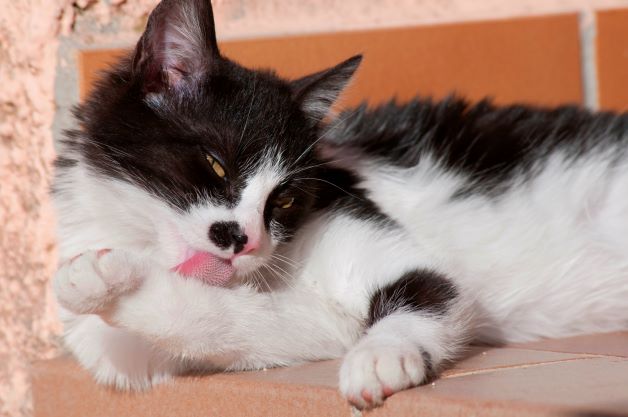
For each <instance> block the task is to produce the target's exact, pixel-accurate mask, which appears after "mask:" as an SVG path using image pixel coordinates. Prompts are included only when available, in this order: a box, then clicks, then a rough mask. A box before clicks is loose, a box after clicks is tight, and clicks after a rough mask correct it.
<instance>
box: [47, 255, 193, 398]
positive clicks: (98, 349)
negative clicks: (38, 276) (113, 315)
mask: <svg viewBox="0 0 628 417" xmlns="http://www.w3.org/2000/svg"><path fill="white" fill-rule="evenodd" d="M104 253H105V252H104V251H103V252H100V254H99V253H98V252H89V253H86V254H84V255H82V256H79V257H77V258H76V259H75V260H73V261H71V262H67V263H65V264H63V265H62V266H61V267H60V268H59V270H58V272H57V275H56V277H55V281H54V287H55V291H56V293H57V298H58V299H59V301H60V303H61V304H62V305H64V306H66V307H70V308H71V309H73V310H74V311H76V312H79V313H84V312H94V313H95V312H99V311H102V309H103V308H105V307H106V303H107V300H111V299H112V298H114V297H116V296H119V295H120V294H122V293H124V292H128V291H132V290H133V289H134V288H136V287H137V285H138V284H139V281H138V279H137V277H136V275H135V274H136V273H137V271H134V270H133V268H132V267H131V265H130V263H129V262H128V259H126V254H124V253H114V254H113V256H112V257H109V258H107V259H103V262H100V256H101V255H103V254H104ZM125 264H126V266H127V267H128V268H127V267H124V265H125ZM101 275H105V276H108V277H111V279H110V280H109V282H108V283H107V284H106V285H105V283H104V282H103V281H102V280H101V279H99V277H100V276H101ZM60 317H61V319H62V321H63V324H64V344H65V346H66V348H67V349H68V350H69V351H70V352H71V353H72V354H73V355H74V357H75V358H76V359H77V360H78V361H79V363H80V364H81V365H82V366H83V367H84V368H85V369H88V370H89V371H90V372H91V373H92V374H93V375H94V378H95V379H96V381H98V382H99V383H101V384H104V385H111V386H115V387H116V388H118V389H123V390H127V389H133V390H142V389H146V388H149V387H151V386H153V385H155V384H158V383H161V382H163V381H166V380H169V379H170V378H171V377H172V376H173V375H175V374H177V373H179V372H180V368H181V363H180V361H178V360H176V359H175V358H173V357H172V356H171V355H169V354H167V352H165V351H163V350H162V349H159V348H157V347H156V346H151V345H150V344H149V343H147V342H146V340H144V339H143V338H142V337H140V336H138V335H136V334H132V333H130V332H128V331H126V330H123V329H118V328H114V327H112V326H110V325H108V324H107V323H105V322H104V321H103V320H102V318H101V317H100V316H99V315H97V314H75V313H73V312H71V311H69V310H68V309H66V308H63V307H61V308H60Z"/></svg>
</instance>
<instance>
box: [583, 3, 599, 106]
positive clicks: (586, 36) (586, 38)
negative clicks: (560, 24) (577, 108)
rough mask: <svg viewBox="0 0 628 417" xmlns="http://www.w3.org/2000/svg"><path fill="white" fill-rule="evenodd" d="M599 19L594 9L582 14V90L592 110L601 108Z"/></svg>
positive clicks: (585, 101)
mask: <svg viewBox="0 0 628 417" xmlns="http://www.w3.org/2000/svg"><path fill="white" fill-rule="evenodd" d="M596 37H597V21H596V18H595V12H594V11H593V10H584V11H583V12H582V13H581V14H580V66H581V71H582V92H583V95H584V105H585V106H586V107H587V108H588V109H590V110H594V111H595V110H598V109H599V108H600V99H599V88H598V87H599V86H598V74H597V51H596V47H595V46H596V45H595V40H596Z"/></svg>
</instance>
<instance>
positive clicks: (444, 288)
mask: <svg viewBox="0 0 628 417" xmlns="http://www.w3.org/2000/svg"><path fill="white" fill-rule="evenodd" d="M457 296H458V291H457V290H456V288H455V287H454V285H453V284H452V283H451V281H450V280H449V279H447V278H446V277H445V276H443V275H441V274H439V273H437V272H434V271H430V270H426V269H422V270H416V271H411V272H407V273H405V274H404V275H402V276H401V277H400V278H399V279H398V280H397V281H395V282H393V283H391V284H388V285H387V286H385V287H384V288H381V289H379V290H377V291H376V292H375V294H373V296H372V297H371V305H370V308H369V315H368V323H367V324H368V325H369V326H370V325H372V324H374V323H375V322H377V321H378V320H380V319H382V318H384V317H386V316H388V315H390V314H392V313H394V312H395V311H399V310H403V311H422V312H426V313H432V314H444V313H445V312H446V311H447V308H448V306H449V303H450V302H451V301H452V300H453V299H455V298H456V297H457Z"/></svg>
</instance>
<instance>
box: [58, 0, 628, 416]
mask: <svg viewBox="0 0 628 417" xmlns="http://www.w3.org/2000/svg"><path fill="white" fill-rule="evenodd" d="M359 62H360V57H354V58H351V59H349V60H347V61H345V62H343V63H341V64H339V65H337V66H336V67H333V68H331V69H328V70H325V71H322V72H319V73H316V74H313V75H310V76H308V77H305V78H302V79H299V80H296V81H291V82H289V81H285V80H282V79H280V78H278V77H277V76H275V75H273V74H272V73H271V72H266V71H253V70H249V69H245V68H243V67H241V66H239V65H237V64H236V63H234V62H232V61H229V60H228V59H226V58H224V57H222V56H221V55H220V53H219V50H218V47H217V44H216V38H215V34H214V24H213V18H212V11H211V6H210V4H209V1H203V0H187V1H186V0H164V1H163V2H162V3H161V4H160V5H159V6H158V7H157V8H156V9H155V11H154V12H153V13H152V15H151V16H150V19H149V22H148V26H147V29H146V32H145V33H144V34H143V36H142V37H141V39H140V41H139V42H138V45H137V47H136V49H135V51H134V52H133V54H132V55H131V56H130V57H128V58H127V59H125V60H123V61H122V62H120V63H119V64H118V65H117V66H116V67H115V68H114V69H113V70H111V71H110V72H109V73H108V74H106V75H105V76H104V78H103V79H102V81H101V82H100V84H99V86H98V87H97V88H96V90H95V92H94V93H93V94H92V95H91V97H90V98H89V99H88V100H87V102H86V103H84V104H83V105H81V106H80V107H79V108H78V110H77V112H76V114H77V118H78V121H79V127H78V128H77V129H76V130H75V131H72V132H70V133H69V134H68V136H67V138H66V140H65V141H64V142H63V143H62V145H61V146H62V150H61V152H60V155H59V158H58V160H57V171H56V179H55V184H54V199H55V201H56V205H57V209H58V215H59V245H60V246H59V248H60V253H61V258H62V259H61V261H62V264H61V267H60V269H59V272H58V274H57V276H56V278H55V280H54V287H55V291H56V294H57V297H58V300H59V302H60V305H61V306H62V308H61V314H62V318H63V320H64V323H65V329H66V332H65V342H66V344H67V346H68V347H69V349H70V350H71V351H72V353H73V354H74V355H75V356H76V358H77V359H78V360H79V361H80V363H81V364H82V365H83V366H85V367H86V368H87V369H89V370H90V371H91V372H92V373H93V374H94V376H95V378H96V379H97V380H98V381H99V382H101V383H104V384H111V385H114V386H116V387H118V388H122V389H144V388H148V387H150V386H151V385H153V384H155V383H159V382H162V381H164V380H168V379H170V378H171V377H172V376H174V375H177V374H181V373H186V372H189V371H191V370H221V369H228V370H241V369H255V368H262V367H268V366H280V365H290V364H295V363H299V362H303V361H311V360H319V359H327V358H338V357H342V356H344V359H343V363H342V366H341V370H340V389H341V391H342V392H343V394H344V395H345V396H346V397H347V398H348V399H349V401H351V402H352V403H353V404H354V405H356V406H358V407H369V406H374V405H377V404H380V403H381V402H382V401H383V399H384V398H385V397H387V396H389V395H391V394H393V393H394V392H396V391H399V390H402V389H405V388H408V387H411V386H414V385H418V384H420V383H422V382H424V381H426V379H428V378H430V377H433V376H436V375H437V373H438V371H439V369H441V368H442V367H443V366H444V365H445V364H446V363H447V362H448V361H451V360H454V359H455V358H456V356H457V355H458V354H459V353H460V352H461V350H462V349H463V348H464V346H465V344H466V343H467V342H468V341H470V340H483V341H488V342H497V343H502V342H520V341H527V340H533V339H538V338H541V337H561V336H568V335H574V334H578V333H586V332H600V331H613V330H620V329H628V155H626V149H627V148H628V137H627V132H628V117H626V116H616V115H612V114H597V115H594V114H590V113H588V112H586V111H583V110H578V109H575V108H560V109H556V110H543V109H534V108H529V107H520V106H514V107H506V108H498V107H494V106H492V105H491V104H490V103H485V102H483V103H480V104H477V105H473V106H471V105H469V104H467V103H466V102H464V101H461V100H458V99H448V100H445V101H442V102H437V103H433V102H431V101H414V102H412V103H410V104H408V105H405V106H397V105H395V104H390V105H387V106H383V107H380V108H378V109H375V110H371V111H369V110H367V109H365V108H364V107H362V108H358V109H355V110H350V111H347V112H345V113H343V114H341V115H340V116H339V117H337V118H336V119H335V120H334V121H332V122H331V123H330V124H329V125H326V124H325V123H324V122H322V120H323V119H324V118H325V117H326V116H328V114H327V113H328V111H329V108H330V106H331V105H332V104H333V102H334V100H335V99H336V98H337V96H338V95H339V94H340V92H341V91H342V89H343V88H344V87H345V85H346V84H347V82H348V81H349V80H350V78H351V76H352V75H353V73H354V71H355V70H356V69H357V67H358V65H359Z"/></svg>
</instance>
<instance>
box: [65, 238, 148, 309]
mask: <svg viewBox="0 0 628 417" xmlns="http://www.w3.org/2000/svg"><path fill="white" fill-rule="evenodd" d="M137 270H138V268H137V263H136V262H133V260H132V259H131V258H130V256H129V254H127V253H125V252H124V251H117V250H100V251H88V252H85V253H83V254H81V255H79V256H77V257H75V258H73V259H72V260H71V261H69V262H66V263H65V264H63V265H62V266H61V267H60V268H59V270H58V271H57V274H56V276H55V279H54V282H53V287H54V290H55V294H56V296H57V300H58V301H59V303H60V304H61V306H62V307H64V308H66V309H68V310H70V311H72V312H74V313H76V314H92V313H99V312H101V311H103V310H105V309H106V308H107V306H108V305H109V304H110V303H111V301H113V300H114V299H115V298H116V297H118V296H119V295H120V294H122V293H124V292H126V291H128V290H129V289H131V288H133V287H134V286H136V285H137V276H138V273H137Z"/></svg>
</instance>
